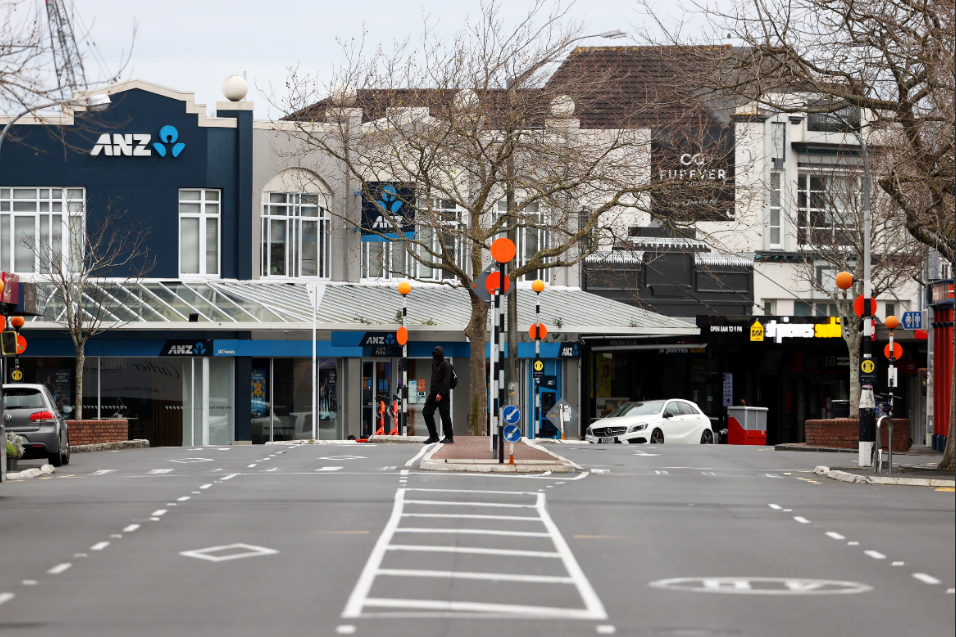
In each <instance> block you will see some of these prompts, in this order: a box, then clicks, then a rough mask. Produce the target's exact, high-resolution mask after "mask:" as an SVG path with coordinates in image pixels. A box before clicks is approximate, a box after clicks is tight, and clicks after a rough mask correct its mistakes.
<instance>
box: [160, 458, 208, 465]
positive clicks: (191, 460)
mask: <svg viewBox="0 0 956 637" xmlns="http://www.w3.org/2000/svg"><path fill="white" fill-rule="evenodd" d="M170 462H178V463H180V464H191V463H194V462H212V458H179V459H178V460H170Z"/></svg>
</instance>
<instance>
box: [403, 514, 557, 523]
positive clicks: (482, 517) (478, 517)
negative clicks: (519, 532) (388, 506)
mask: <svg viewBox="0 0 956 637" xmlns="http://www.w3.org/2000/svg"><path fill="white" fill-rule="evenodd" d="M402 517H405V518H457V519H463V520H521V521H523V522H540V521H541V518H532V517H528V516H526V515H480V514H478V513H402Z"/></svg>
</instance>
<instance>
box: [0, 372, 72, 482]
mask: <svg viewBox="0 0 956 637" xmlns="http://www.w3.org/2000/svg"><path fill="white" fill-rule="evenodd" d="M3 424H4V426H5V427H6V430H7V431H10V432H13V433H15V434H17V435H19V436H20V437H22V438H23V449H24V452H23V457H24V458H43V457H46V458H48V459H49V462H50V464H52V465H53V466H54V467H59V466H60V465H64V464H69V463H70V434H69V432H68V431H67V427H66V420H64V419H63V414H61V413H60V412H59V410H58V409H57V408H56V402H55V401H54V400H53V396H51V395H50V391H49V390H48V389H47V388H46V387H44V386H43V385H20V384H17V385H4V386H3Z"/></svg>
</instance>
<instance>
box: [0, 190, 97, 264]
mask: <svg viewBox="0 0 956 637" xmlns="http://www.w3.org/2000/svg"><path fill="white" fill-rule="evenodd" d="M85 213H86V192H85V190H84V189H83V188H0V269H2V270H4V271H7V272H16V273H17V274H34V273H41V274H44V273H48V272H50V270H51V269H53V270H54V271H55V270H57V269H59V268H60V266H61V263H62V262H63V261H61V259H62V260H66V262H67V263H70V264H79V263H80V262H81V258H80V256H81V255H82V254H83V245H84V234H83V232H84V229H85V225H84V218H85Z"/></svg>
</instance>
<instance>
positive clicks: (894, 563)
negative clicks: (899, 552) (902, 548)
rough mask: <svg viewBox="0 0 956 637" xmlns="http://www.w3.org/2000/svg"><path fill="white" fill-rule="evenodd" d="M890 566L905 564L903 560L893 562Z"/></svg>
mask: <svg viewBox="0 0 956 637" xmlns="http://www.w3.org/2000/svg"><path fill="white" fill-rule="evenodd" d="M891 566H905V564H904V563H903V562H893V564H891Z"/></svg>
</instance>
